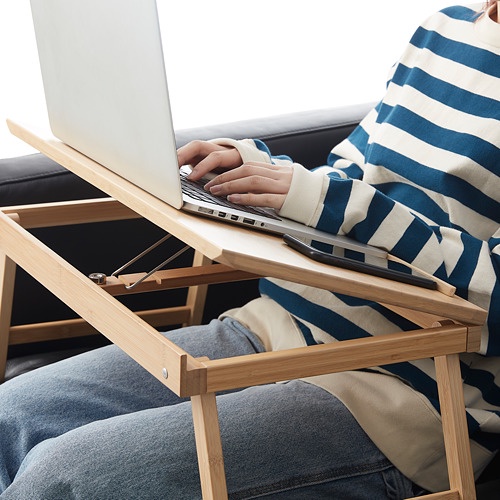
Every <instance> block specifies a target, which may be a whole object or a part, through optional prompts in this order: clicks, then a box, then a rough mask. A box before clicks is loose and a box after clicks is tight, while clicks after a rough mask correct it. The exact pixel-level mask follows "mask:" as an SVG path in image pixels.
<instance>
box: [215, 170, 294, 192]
mask: <svg viewBox="0 0 500 500" xmlns="http://www.w3.org/2000/svg"><path fill="white" fill-rule="evenodd" d="M209 190H210V192H211V193H212V194H215V195H217V196H228V195H231V194H238V193H255V194H263V193H276V194H286V193H287V192H288V184H287V183H286V182H281V181H280V179H272V178H269V177H263V176H259V175H251V176H248V177H243V178H241V179H235V180H231V181H227V182H223V183H222V184H214V185H211V186H210V187H209Z"/></svg>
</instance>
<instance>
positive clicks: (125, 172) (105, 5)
mask: <svg viewBox="0 0 500 500" xmlns="http://www.w3.org/2000/svg"><path fill="white" fill-rule="evenodd" d="M165 1H167V0H165ZM31 10H32V16H33V22H34V28H35V35H36V41H37V47H38V54H39V60H40V67H41V72H42V80H43V85H44V91H45V99H46V105H47V112H48V117H49V123H50V127H51V130H52V133H53V134H54V136H56V137H57V138H58V139H60V140H61V141H63V142H64V143H66V144H68V145H69V146H71V147H73V148H74V149H76V150H78V151H80V152H81V153H83V154H85V155H86V156H88V157H90V158H92V159H93V160H95V161H96V162H98V163H100V164H102V165H103V166H104V167H106V168H108V169H110V170H112V171H113V172H115V173H117V174H119V175H120V176H122V177H123V178H125V179H127V180H128V181H130V182H132V183H133V184H135V185H137V186H139V187H140V188H142V189H144V190H145V191H147V192H148V193H150V194H152V195H154V196H156V197H157V198H159V199H161V200H163V201H164V202H166V203H168V204H169V205H171V206H172V207H174V208H176V209H182V210H186V211H189V212H193V213H196V214H200V215H203V216H205V217H213V218H215V219H217V220H219V221H224V222H230V223H234V224H241V225H244V226H246V227H251V228H254V229H259V230H264V231H269V232H272V233H278V234H290V235H292V236H295V237H297V238H300V239H302V240H304V241H308V242H310V241H319V242H322V243H326V244H328V245H332V246H334V247H341V248H347V249H351V250H355V251H358V252H363V253H365V254H369V255H374V256H376V257H381V258H385V257H386V252H385V251H383V250H381V249H378V248H374V247H371V246H368V245H364V244H361V243H358V242H356V241H354V240H352V239H349V238H346V237H343V236H335V235H332V234H329V233H327V232H323V231H319V230H316V229H314V228H310V227H308V226H306V225H304V224H300V223H297V222H295V221H291V220H287V219H284V218H282V217H280V216H278V215H277V214H276V213H275V212H274V211H273V210H265V209H260V208H252V207H241V206H236V205H234V206H231V204H229V203H228V202H227V200H225V199H219V200H218V201H219V202H220V204H215V203H214V202H213V201H207V200H201V199H198V195H196V194H193V192H191V193H183V191H182V184H189V187H190V188H191V189H193V188H195V186H193V183H189V181H185V180H184V181H183V180H182V179H181V177H183V175H181V174H182V170H184V169H185V167H183V169H182V170H180V169H179V165H178V162H177V153H176V143H175V134H174V128H173V124H172V117H171V109H170V101H169V95H168V87H167V78H166V72H165V64H164V56H163V47H162V40H161V34H160V23H159V18H158V13H157V5H156V1H155V0H31ZM181 181H182V182H181ZM201 194H204V195H207V193H206V192H205V191H204V190H203V189H201Z"/></svg>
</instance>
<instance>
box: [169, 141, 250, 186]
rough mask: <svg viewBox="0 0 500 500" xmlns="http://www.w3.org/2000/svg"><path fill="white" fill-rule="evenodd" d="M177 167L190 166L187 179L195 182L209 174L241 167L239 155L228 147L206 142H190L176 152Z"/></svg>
mask: <svg viewBox="0 0 500 500" xmlns="http://www.w3.org/2000/svg"><path fill="white" fill-rule="evenodd" d="M177 158H178V161H179V165H180V166H183V165H191V167H192V169H193V171H192V172H191V173H190V174H189V175H188V179H190V180H193V181H196V180H198V179H201V178H202V177H203V176H204V175H206V174H207V173H209V172H214V173H221V172H224V171H226V170H231V169H233V168H236V167H239V166H241V164H242V163H243V161H242V159H241V156H240V153H239V152H238V150H237V149H236V148H233V147H230V146H219V145H218V144H214V143H212V142H207V141H191V142H189V143H188V144H186V145H184V146H182V147H180V148H179V149H178V150H177Z"/></svg>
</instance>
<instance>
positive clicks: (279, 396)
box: [0, 320, 414, 500]
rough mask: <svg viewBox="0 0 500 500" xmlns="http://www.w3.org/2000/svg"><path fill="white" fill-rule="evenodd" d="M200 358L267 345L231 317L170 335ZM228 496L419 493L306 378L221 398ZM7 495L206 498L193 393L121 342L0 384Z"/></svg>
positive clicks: (56, 499) (0, 449)
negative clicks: (173, 388) (174, 386)
mask: <svg viewBox="0 0 500 500" xmlns="http://www.w3.org/2000/svg"><path fill="white" fill-rule="evenodd" d="M166 335H167V336H168V337H169V338H171V339H172V340H173V341H174V342H176V343H177V344H178V345H180V346H181V347H183V348H184V349H185V350H186V351H188V352H190V353H191V354H193V355H194V356H203V355H207V356H209V357H210V358H212V359H215V358H218V357H228V356H237V355H243V354H251V353H255V352H259V351H262V350H263V347H262V346H261V345H260V343H259V341H258V339H256V337H255V336H254V335H253V334H252V333H251V332H249V331H247V330H246V329H245V328H243V327H242V326H241V325H240V324H238V323H236V322H233V321H230V320H225V321H223V322H221V321H212V322H211V323H210V325H206V326H201V327H189V328H186V329H181V330H177V331H175V332H170V333H168V334H166ZM217 401H218V403H217V405H218V411H219V418H220V426H221V436H222V445H223V452H224V460H225V470H226V479H227V485H228V492H229V497H230V498H232V499H250V498H269V499H283V500H285V499H286V500H294V499H300V500H307V499H322V498H328V499H331V498H338V499H342V500H346V499H350V498H352V499H363V498H366V499H369V500H376V499H387V498H389V499H400V498H405V497H408V496H412V495H413V494H414V485H413V484H412V482H411V481H409V480H408V479H407V478H405V477H404V476H403V475H402V474H401V473H400V472H399V471H398V470H397V469H395V467H394V466H393V465H392V464H391V463H390V462H389V461H388V460H387V458H386V457H385V456H384V455H383V454H382V453H381V452H380V451H379V450H378V449H377V447H376V446H375V445H374V444H373V443H372V442H371V441H370V439H369V438H368V437H367V435H366V434H365V433H364V432H363V430H362V429H361V428H360V427H359V425H358V424H357V422H356V420H355V419H354V418H353V417H352V415H351V414H350V413H349V411H348V410H347V409H346V408H345V407H344V406H343V404H342V403H341V402H340V401H338V400H337V399H336V398H335V397H333V396H332V395H331V394H329V393H328V392H326V391H324V390H323V389H321V388H319V387H316V386H314V385H311V384H309V383H306V382H303V381H290V382H287V383H278V384H269V385H264V386H258V387H251V388H247V389H243V390H240V391H234V392H228V393H224V394H220V395H218V397H217ZM0 492H1V494H0V498H1V499H2V500H11V499H15V500H69V499H82V500H94V499H95V500H113V499H117V500H118V499H119V500H128V499H132V500H135V499H137V500H139V499H145V500H146V499H147V500H155V499H172V500H181V499H187V500H193V499H197V498H201V489H200V482H199V475H198V465H197V457H196V447H195V440H194V432H193V422H192V416H191V405H190V402H189V401H186V400H181V399H179V398H178V397H177V396H175V395H174V394H173V393H171V392H170V391H169V390H168V389H167V388H166V387H165V386H163V385H162V384H161V383H160V382H158V381H157V380H156V379H155V378H153V377H152V376H151V375H149V374H148V373H147V372H146V371H145V370H144V369H143V368H141V367H140V366H139V365H137V364H136V363H135V362H134V361H133V360H131V359H130V358H129V357H128V356H127V355H125V354H124V353H123V352H122V351H121V350H120V349H118V348H117V347H115V346H109V347H104V348H101V349H97V350H95V351H91V352H88V353H85V354H82V355H80V356H76V357H74V358H71V359H68V360H65V361H61V362H58V363H55V364H53V365H49V366H46V367H44V368H41V369H39V370H35V371H33V372H30V373H27V374H25V375H21V376H19V377H16V378H15V379H13V380H11V381H9V382H6V383H5V384H3V385H1V386H0Z"/></svg>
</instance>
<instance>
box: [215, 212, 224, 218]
mask: <svg viewBox="0 0 500 500" xmlns="http://www.w3.org/2000/svg"><path fill="white" fill-rule="evenodd" d="M217 215H218V216H219V217H223V218H225V217H226V212H217Z"/></svg>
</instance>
